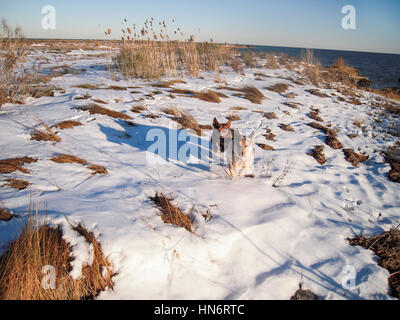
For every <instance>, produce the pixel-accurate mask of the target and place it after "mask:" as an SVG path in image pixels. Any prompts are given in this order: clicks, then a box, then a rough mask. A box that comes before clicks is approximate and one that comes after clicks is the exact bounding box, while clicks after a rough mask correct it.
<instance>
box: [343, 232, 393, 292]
mask: <svg viewBox="0 0 400 320" xmlns="http://www.w3.org/2000/svg"><path fill="white" fill-rule="evenodd" d="M398 228H399V226H398V227H397V228H395V229H392V230H390V231H388V232H384V233H383V234H379V235H376V236H373V237H364V236H356V237H355V238H353V239H347V240H348V241H349V243H350V245H352V246H361V247H363V248H365V249H368V250H372V251H373V252H374V253H375V254H376V255H377V256H378V257H379V261H378V265H379V266H381V267H382V268H385V269H387V270H388V271H389V273H390V277H389V285H390V287H391V291H392V292H391V295H392V296H393V297H396V298H398V299H400V231H399V230H398Z"/></svg>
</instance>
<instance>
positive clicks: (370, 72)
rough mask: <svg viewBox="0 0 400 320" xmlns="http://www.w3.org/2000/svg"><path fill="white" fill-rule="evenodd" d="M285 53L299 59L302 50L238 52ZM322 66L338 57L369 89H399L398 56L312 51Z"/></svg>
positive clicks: (269, 48) (259, 48)
mask: <svg viewBox="0 0 400 320" xmlns="http://www.w3.org/2000/svg"><path fill="white" fill-rule="evenodd" d="M242 50H243V51H246V50H251V51H254V52H275V53H276V54H279V53H285V54H287V55H288V56H291V57H296V58H300V57H301V53H302V51H304V49H303V48H291V47H274V46H254V45H251V46H249V48H246V49H244V48H242V49H239V51H242ZM312 51H313V53H314V56H316V57H317V58H318V59H319V61H321V64H322V65H323V66H330V65H332V64H333V63H334V62H335V60H336V59H337V58H338V57H342V58H343V59H344V61H345V62H346V63H347V64H348V65H350V66H352V67H354V68H356V69H357V70H358V71H359V72H360V74H361V75H362V76H365V77H368V78H369V79H370V80H371V81H372V84H371V87H372V88H376V89H384V88H400V54H388V53H372V52H357V51H341V50H325V49H312Z"/></svg>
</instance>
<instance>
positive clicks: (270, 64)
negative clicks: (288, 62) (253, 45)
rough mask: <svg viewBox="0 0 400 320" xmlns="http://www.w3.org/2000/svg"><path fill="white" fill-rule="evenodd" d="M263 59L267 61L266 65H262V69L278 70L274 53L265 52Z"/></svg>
mask: <svg viewBox="0 0 400 320" xmlns="http://www.w3.org/2000/svg"><path fill="white" fill-rule="evenodd" d="M265 59H266V60H267V62H266V64H265V65H264V68H267V69H273V70H275V69H278V68H279V66H278V62H277V61H276V57H275V53H273V52H267V53H266V54H265Z"/></svg>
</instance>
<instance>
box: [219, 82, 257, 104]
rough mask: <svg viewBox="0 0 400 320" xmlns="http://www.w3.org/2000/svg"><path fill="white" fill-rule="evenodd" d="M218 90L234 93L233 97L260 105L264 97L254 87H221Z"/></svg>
mask: <svg viewBox="0 0 400 320" xmlns="http://www.w3.org/2000/svg"><path fill="white" fill-rule="evenodd" d="M218 89H219V90H228V91H234V92H236V94H234V96H237V97H240V98H244V99H247V100H249V101H250V102H253V103H255V104H261V103H262V100H263V99H265V96H264V95H263V94H262V93H261V92H260V90H258V89H257V88H256V87H252V86H245V87H243V88H240V89H238V88H232V87H227V86H221V87H218Z"/></svg>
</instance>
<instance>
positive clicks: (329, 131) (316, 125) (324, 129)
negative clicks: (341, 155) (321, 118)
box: [307, 122, 337, 137]
mask: <svg viewBox="0 0 400 320" xmlns="http://www.w3.org/2000/svg"><path fill="white" fill-rule="evenodd" d="M307 125H308V126H309V127H311V128H314V129H317V130H321V131H322V132H323V133H325V134H326V135H328V136H333V137H335V136H336V135H337V132H336V131H335V130H333V129H329V128H328V127H326V126H324V125H322V124H320V123H318V122H311V123H307Z"/></svg>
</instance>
